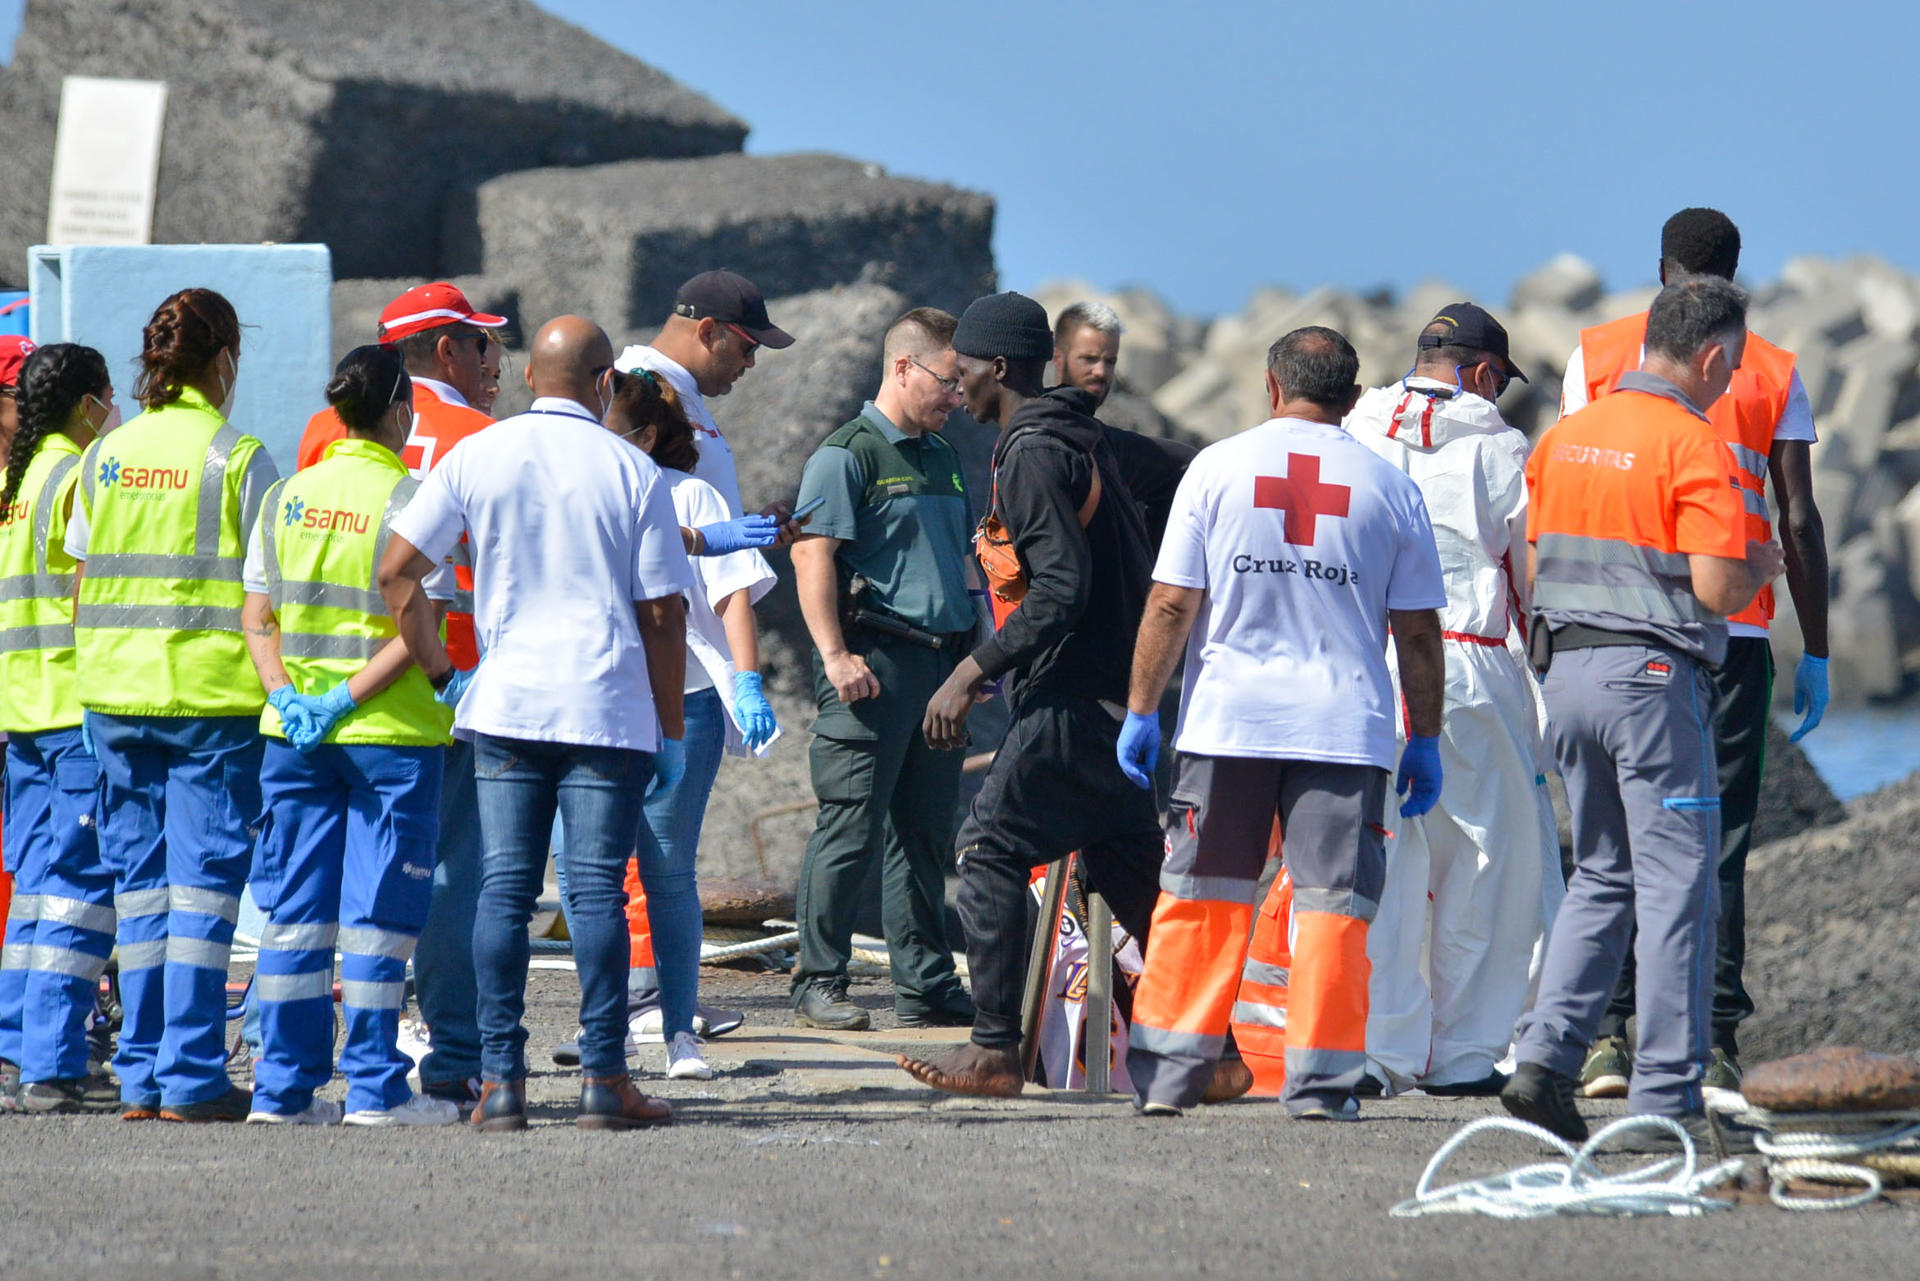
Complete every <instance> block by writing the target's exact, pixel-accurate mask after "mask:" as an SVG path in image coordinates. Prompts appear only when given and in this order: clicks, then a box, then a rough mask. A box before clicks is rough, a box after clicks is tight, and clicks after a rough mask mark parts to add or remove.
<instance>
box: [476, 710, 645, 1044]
mask: <svg viewBox="0 0 1920 1281" xmlns="http://www.w3.org/2000/svg"><path fill="white" fill-rule="evenodd" d="M652 777H653V758H652V757H651V756H650V755H648V754H647V753H645V752H634V751H628V750H625V749H623V748H615V747H587V746H583V745H580V744H574V743H536V742H530V741H526V740H522V739H512V738H494V737H492V736H490V735H485V734H483V735H480V736H478V737H477V738H476V739H475V741H474V778H475V783H476V788H475V790H476V793H477V797H478V801H479V812H480V835H481V840H482V843H483V847H484V849H483V853H482V854H481V859H480V904H479V910H478V912H477V913H476V916H475V920H474V928H473V967H474V973H475V975H476V977H477V978H478V980H479V991H480V1003H479V1016H480V1074H481V1076H482V1078H484V1079H485V1080H488V1081H517V1080H520V1079H521V1078H523V1077H525V1076H526V1074H527V1054H526V1048H527V1030H526V1028H525V1027H524V1026H523V1025H522V1019H523V1018H524V1016H525V1014H526V1000H527V961H528V958H529V953H530V951H531V948H530V947H529V945H528V943H529V940H528V938H527V926H528V924H529V923H530V922H531V921H532V920H533V912H534V907H535V905H536V904H537V903H538V902H539V899H540V887H541V884H542V882H543V880H544V879H545V872H546V866H547V848H548V842H549V840H550V838H551V836H552V832H553V819H554V815H555V813H556V812H557V813H558V814H559V815H560V819H561V821H562V822H563V823H564V824H565V825H566V831H567V856H568V861H569V864H570V869H569V870H570V875H569V877H568V884H567V887H566V889H565V891H563V893H564V897H565V901H566V906H567V919H568V921H569V922H570V929H571V931H572V933H573V955H574V963H575V965H576V966H577V967H578V968H579V972H580V1026H581V1029H582V1030H581V1033H580V1070H581V1072H582V1074H583V1075H587V1076H617V1075H622V1074H624V1073H625V1072H626V1070H627V1055H626V1040H627V993H626V988H627V917H626V912H625V908H626V901H627V894H626V890H625V889H624V888H623V882H624V881H625V879H626V870H627V858H628V857H629V855H630V854H631V852H632V850H633V848H634V841H635V838H636V835H637V834H638V833H639V832H640V831H641V830H642V829H641V822H640V805H641V798H642V797H643V796H644V795H645V793H646V788H647V782H648V780H649V779H651V778H652ZM646 841H647V843H649V844H651V843H652V837H651V835H649V836H648V837H647V838H646Z"/></svg>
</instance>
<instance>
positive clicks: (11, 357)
mask: <svg viewBox="0 0 1920 1281" xmlns="http://www.w3.org/2000/svg"><path fill="white" fill-rule="evenodd" d="M33 348H34V343H33V340H32V339H31V338H22V337H21V336H20V335H19V334H0V387H15V386H18V385H19V383H20V370H21V368H22V366H24V365H25V364H26V363H27V357H28V356H31V355H32V354H33Z"/></svg>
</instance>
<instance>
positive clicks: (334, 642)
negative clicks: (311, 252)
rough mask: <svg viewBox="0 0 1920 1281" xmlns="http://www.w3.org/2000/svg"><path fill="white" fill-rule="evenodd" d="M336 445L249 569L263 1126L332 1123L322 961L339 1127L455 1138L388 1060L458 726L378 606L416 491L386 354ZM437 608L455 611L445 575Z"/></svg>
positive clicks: (339, 402) (339, 387) (350, 394)
mask: <svg viewBox="0 0 1920 1281" xmlns="http://www.w3.org/2000/svg"><path fill="white" fill-rule="evenodd" d="M327 403H328V404H330V405H331V406H333V410H334V412H335V414H336V415H338V417H339V419H340V422H341V424H342V425H343V426H344V427H345V428H346V431H347V436H346V439H344V440H336V441H334V442H333V443H332V444H331V445H329V446H327V449H326V453H325V454H324V455H322V457H321V458H320V460H319V461H318V462H316V463H314V464H313V465H312V466H311V467H305V468H302V469H301V470H300V471H298V472H296V473H295V474H294V475H292V476H290V477H288V478H287V479H286V480H283V481H281V482H280V483H279V484H277V485H275V486H274V488H273V490H272V492H271V493H270V494H269V495H268V497H267V512H268V519H266V520H264V521H261V522H260V524H259V525H258V527H257V528H256V529H255V532H254V536H253V543H252V545H251V546H250V547H249V548H248V552H247V564H246V580H245V585H246V589H247V600H246V607H245V609H246V613H245V619H246V628H247V646H248V648H249V649H250V650H251V651H252V653H253V664H254V669H255V670H256V671H258V672H259V674H260V681H261V684H263V685H264V686H265V687H266V689H267V711H266V712H265V713H264V714H263V716H262V718H261V723H260V728H261V731H262V733H264V734H265V735H266V736H267V749H266V760H265V763H264V765H263V766H262V768H261V772H260V787H261V792H262V795H263V797H264V798H265V802H266V813H267V823H266V829H265V833H264V834H263V835H262V836H261V838H260V850H259V854H258V855H257V856H256V858H255V860H254V874H253V896H254V898H255V900H256V901H258V902H259V903H260V905H261V906H262V907H264V908H266V910H267V921H268V924H267V927H266V929H265V931H264V932H263V933H262V937H261V943H260V960H259V965H258V967H257V970H256V973H255V978H254V981H253V996H254V999H255V1000H256V1001H258V1002H259V1007H258V1008H259V1010H260V1032H261V1051H260V1059H259V1062H258V1063H257V1064H256V1065H255V1067H254V1073H253V1079H254V1091H253V1112H252V1114H251V1115H250V1116H249V1117H248V1118H247V1120H248V1121H249V1122H251V1123H253V1124H257V1125H331V1124H333V1123H334V1122H336V1121H340V1120H342V1119H343V1116H342V1111H341V1107H340V1105H339V1104H337V1103H334V1102H333V1101H331V1100H329V1099H322V1098H317V1097H315V1095H314V1090H315V1089H316V1088H317V1087H319V1086H321V1085H324V1084H326V1082H327V1081H329V1080H330V1079H332V1077H333V1037H334V1026H333V1022H334V1011H333V982H332V978H333V951H334V944H335V942H336V941H337V942H338V944H339V947H340V993H341V995H340V1005H341V1009H342V1012H343V1014H344V1016H345V1020H346V1025H347V1039H346V1045H345V1047H344V1048H343V1049H342V1050H341V1051H340V1070H341V1071H342V1073H344V1074H345V1076H346V1078H347V1102H346V1109H345V1114H344V1120H345V1122H346V1123H347V1124H348V1125H365V1126H380V1127H386V1126H400V1125H452V1124H454V1123H455V1122H457V1121H459V1119H460V1109H459V1107H458V1106H457V1105H456V1104H454V1103H453V1102H451V1101H449V1100H446V1099H438V1098H434V1097H432V1096H431V1095H426V1094H415V1093H414V1092H413V1091H412V1090H411V1089H410V1088H408V1085H407V1073H408V1071H409V1070H410V1069H411V1068H412V1066H413V1064H412V1062H411V1061H410V1060H409V1059H408V1058H407V1056H406V1055H405V1054H403V1053H401V1051H400V1048H399V1045H398V1035H399V1031H400V1006H401V1002H402V1000H403V999H404V996H403V994H404V993H405V991H406V979H407V958H408V957H409V956H410V955H412V953H413V951H414V948H415V946H416V945H417V944H418V942H419V940H420V928H421V926H422V925H423V924H425V922H426V919H427V904H428V900H429V899H430V898H431V896H432V893H433V869H434V846H435V844H436V842H437V840H438V837H439V827H440V791H441V782H442V777H443V773H444V767H445V761H444V757H445V745H446V743H447V742H448V738H449V735H450V733H451V731H452V729H453V709H452V708H451V707H449V706H447V705H446V704H445V703H443V702H441V701H440V700H439V699H437V698H436V697H435V695H434V690H433V686H431V685H429V684H428V683H427V678H426V676H425V674H424V673H422V672H421V671H420V669H419V668H418V667H416V666H414V663H413V658H412V657H411V656H410V655H409V654H408V653H407V647H406V643H405V642H404V641H402V640H401V639H400V634H399V629H398V628H397V627H396V626H395V625H394V621H393V618H392V616H391V615H390V614H388V612H387V608H386V604H385V602H383V601H382V600H381V598H380V594H379V592H377V591H375V590H374V569H375V559H376V557H377V556H378V554H379V552H380V550H381V548H383V547H384V546H385V545H386V542H387V537H388V532H389V530H390V528H391V524H390V522H391V521H392V519H393V517H394V516H396V515H397V514H399V512H400V511H401V509H402V508H404V507H405V506H406V505H407V503H408V501H409V500H410V499H412V497H413V493H414V490H415V489H416V488H417V487H418V482H417V481H415V480H414V479H413V478H412V477H411V476H409V475H408V474H407V467H406V464H405V463H403V462H401V461H400V450H401V448H402V447H403V446H404V445H405V444H406V441H407V437H408V435H409V434H410V432H411V430H412V428H413V380H412V379H411V378H410V377H409V376H408V374H407V370H406V366H405V365H404V364H402V363H401V358H400V354H399V353H398V352H397V351H395V350H394V349H393V348H392V347H384V346H382V347H355V348H354V349H353V350H352V351H350V352H348V353H347V356H346V359H344V360H342V361H341V362H340V365H339V368H338V369H336V370H335V371H334V376H333V381H332V382H330V383H328V384H327ZM426 586H427V592H428V595H429V597H430V598H432V599H436V600H438V601H439V602H441V605H442V615H443V621H444V605H445V602H446V601H449V600H451V599H452V597H453V592H454V582H453V575H452V573H451V572H450V571H448V570H446V569H444V568H443V569H442V570H441V571H440V572H439V573H437V574H435V575H432V576H429V578H428V580H427V584H426Z"/></svg>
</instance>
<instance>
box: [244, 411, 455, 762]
mask: <svg viewBox="0 0 1920 1281" xmlns="http://www.w3.org/2000/svg"><path fill="white" fill-rule="evenodd" d="M419 484H420V482H418V481H416V480H414V479H413V477H411V476H409V475H408V474H407V467H406V464H405V463H403V462H401V461H400V456H399V455H398V454H395V453H394V452H393V451H392V450H390V449H388V448H387V447H386V446H384V445H381V444H378V443H377V442H375V441H371V440H363V439H359V438H357V437H352V436H350V437H348V438H347V439H345V440H338V441H335V442H334V443H333V444H332V445H330V446H328V448H327V452H326V453H325V454H324V455H323V456H322V458H321V461H320V462H318V463H315V464H314V465H313V466H311V467H309V468H307V469H306V470H305V471H301V472H296V473H294V474H293V475H292V476H289V477H287V478H286V479H285V480H282V481H279V482H277V483H276V484H275V485H274V486H273V488H272V489H270V490H268V491H267V502H266V505H265V506H264V507H263V508H262V509H261V511H260V539H261V541H262V543H263V544H264V548H263V550H264V551H265V552H266V557H265V559H266V570H267V599H268V600H270V601H271V602H272V603H273V612H274V614H275V616H276V617H277V618H278V619H279V621H280V658H281V661H282V662H283V663H284V664H285V665H286V669H287V675H288V676H290V677H292V678H293V687H294V688H295V689H296V690H298V691H299V692H300V693H302V694H324V693H326V692H327V691H328V690H330V689H332V688H333V687H334V686H335V685H338V684H339V683H340V682H341V681H344V680H346V679H348V678H349V677H351V676H352V675H353V674H354V673H356V672H358V671H359V670H360V669H361V668H362V667H364V666H366V664H367V660H368V659H370V658H372V657H373V656H374V655H375V654H377V653H379V652H380V650H381V649H383V648H385V646H386V645H387V643H388V642H389V641H391V640H393V638H394V637H396V636H398V635H399V634H400V632H399V628H398V627H396V626H395V625H394V621H393V618H392V616H391V615H390V614H388V612H387V605H386V602H385V601H384V600H383V599H381V596H380V586H379V581H378V577H377V575H378V573H379V569H380V557H381V555H382V554H383V553H384V552H385V551H386V549H387V539H388V537H389V536H390V535H391V534H392V531H393V518H394V517H395V516H397V515H399V514H400V511H401V509H402V508H404V507H405V506H406V505H407V502H408V501H409V500H410V499H411V498H412V497H413V493H414V490H416V489H417V488H419ZM260 730H261V732H262V733H265V734H272V735H275V736H278V737H285V731H284V730H283V729H282V728H281V725H280V713H279V712H277V711H275V710H274V709H273V708H271V707H269V708H267V709H266V710H265V711H264V712H262V713H261V716H260ZM452 730H453V709H452V708H449V707H444V706H442V705H441V704H440V703H439V702H438V701H437V700H436V699H435V698H434V696H433V686H432V685H431V684H429V683H428V681H427V677H426V673H424V672H422V671H421V670H420V669H419V668H418V667H409V668H408V669H407V670H406V671H404V672H402V673H401V674H400V679H398V680H396V681H395V682H394V683H393V684H391V685H389V686H387V688H385V689H383V690H381V691H380V692H379V693H378V694H376V695H374V697H372V698H370V699H368V700H367V701H366V702H365V703H362V704H361V705H360V706H359V707H356V708H354V709H353V710H352V711H350V712H348V713H347V714H346V715H345V716H343V717H341V718H340V721H339V723H338V724H336V725H335V726H334V728H333V732H332V733H331V734H329V735H327V742H329V743H362V744H374V743H379V744H389V745H393V746H402V747H428V746H437V745H439V744H442V743H445V742H446V741H447V740H448V736H449V735H450V734H451V732H452Z"/></svg>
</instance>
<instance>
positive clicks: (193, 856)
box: [66, 289, 279, 1121]
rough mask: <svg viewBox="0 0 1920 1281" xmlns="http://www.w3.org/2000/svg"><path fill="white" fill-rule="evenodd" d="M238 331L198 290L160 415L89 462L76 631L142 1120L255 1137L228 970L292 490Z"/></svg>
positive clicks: (180, 309)
mask: <svg viewBox="0 0 1920 1281" xmlns="http://www.w3.org/2000/svg"><path fill="white" fill-rule="evenodd" d="M239 361H240V320H239V317H237V316H236V315H235V314H234V311H233V306H232V304H231V303H229V302H228V301H227V300H226V299H225V298H223V297H221V296H220V295H219V294H217V293H215V292H213V291H212V290H211V289H183V290H181V291H180V292H179V293H176V294H174V295H173V296H172V297H170V298H168V299H167V300H166V301H164V302H162V303H161V304H160V306H159V308H158V309H157V310H156V311H155V312H154V313H153V319H152V320H150V321H148V322H147V329H146V335H145V342H144V343H143V345H142V349H141V352H140V364H141V372H140V378H139V381H138V382H136V383H135V385H134V394H135V395H136V396H138V397H139V399H140V402H141V404H143V405H145V406H146V412H145V413H142V414H141V415H139V416H138V417H136V418H134V419H132V420H131V421H129V422H128V423H127V425H126V426H124V427H122V428H120V429H119V430H117V431H115V432H114V433H113V434H112V435H110V436H105V437H102V438H101V439H99V440H97V441H95V442H94V443H93V444H92V445H91V446H89V447H88V449H87V452H86V454H85V456H84V457H83V458H82V460H81V464H80V469H79V471H80V496H79V501H78V502H77V503H75V504H74V509H73V518H72V521H71V522H70V523H69V525H68V527H67V537H66V547H67V551H68V552H70V553H71V554H72V555H73V556H74V557H75V558H76V559H78V560H80V561H81V562H83V564H82V566H81V568H80V570H79V577H80V586H79V591H78V593H77V595H76V602H75V609H74V618H73V623H74V627H73V632H74V644H75V651H76V655H77V658H78V671H79V688H80V704H81V706H82V707H84V708H85V709H86V724H87V729H88V732H89V734H90V735H91V737H92V739H93V742H94V745H95V748H96V749H97V754H98V756H99V758H100V772H101V776H102V783H101V807H100V815H101V823H100V848H101V851H102V853H103V854H105V856H106V859H107V862H108V864H109V865H110V866H111V867H112V868H113V871H114V906H115V908H116V910H117V912H118V916H119V949H120V952H119V955H120V994H121V1006H122V1008H123V1009H124V1011H125V1017H124V1020H123V1022H122V1024H121V1028H120V1052H119V1054H118V1055H116V1056H115V1058H114V1067H115V1069H116V1070H117V1071H118V1073H119V1076H120V1095H121V1100H122V1102H123V1104H124V1106H123V1108H122V1111H121V1115H122V1116H124V1117H126V1118H128V1119H130V1120H144V1119H150V1118H153V1117H161V1118H164V1119H166V1120H171V1121H243V1120H245V1119H246V1117H247V1113H248V1111H249V1110H250V1108H251V1102H252V1101H251V1098H250V1097H249V1095H248V1094H247V1092H246V1091H245V1090H241V1089H237V1088H235V1086H234V1084H233V1081H232V1079H231V1078H230V1077H228V1075H227V1055H226V1040H225V1032H226V1012H227V954H228V951H229V949H230V948H231V946H232V943H233V927H234V922H235V920H236V919H237V918H238V916H239V912H240V891H241V887H242V885H243V884H244V882H245V880H246V876H247V869H248V866H249V865H250V863H251V861H252V855H253V843H254V835H255V828H256V826H257V824H258V823H259V821H260V813H261V804H260V756H261V748H262V744H261V739H260V712H261V709H262V708H263V707H264V706H265V705H266V693H265V692H264V691H263V690H262V689H261V688H260V678H259V677H258V676H257V675H256V674H255V673H254V669H253V662H252V660H251V659H250V658H249V657H248V655H247V646H246V642H245V641H244V640H243V639H242V636H241V607H242V605H243V604H244V603H245V597H246V592H245V589H244V588H243V586H242V578H243V574H242V565H243V562H244V560H245V555H246V548H247V544H248V541H249V540H250V539H251V537H252V535H253V527H254V523H255V521H256V519H257V518H258V517H259V515H260V507H261V503H262V502H263V501H264V499H265V496H266V491H267V489H268V488H269V487H270V486H271V485H272V484H273V482H274V481H276V480H278V479H279V475H278V473H277V472H276V471H275V469H274V466H273V460H272V459H271V458H270V457H269V456H268V454H267V452H266V450H265V449H264V448H263V447H262V446H261V444H260V442H259V440H257V439H255V438H254V437H252V436H249V435H246V434H245V433H243V432H241V431H240V430H239V429H238V428H237V427H235V426H233V425H232V424H231V423H229V422H228V421H227V415H228V414H229V413H230V412H231V408H232V405H233V397H234V390H235V385H236V383H237V382H238V379H239Z"/></svg>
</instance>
